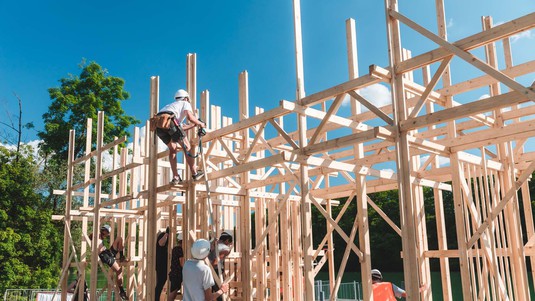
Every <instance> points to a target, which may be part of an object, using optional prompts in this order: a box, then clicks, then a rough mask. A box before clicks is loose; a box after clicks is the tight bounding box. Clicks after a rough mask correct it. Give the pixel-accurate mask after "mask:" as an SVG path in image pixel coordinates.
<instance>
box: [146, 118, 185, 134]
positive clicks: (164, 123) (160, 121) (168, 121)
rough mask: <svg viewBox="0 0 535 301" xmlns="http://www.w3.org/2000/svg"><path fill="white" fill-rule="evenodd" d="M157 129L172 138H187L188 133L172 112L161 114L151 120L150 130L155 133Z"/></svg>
mask: <svg viewBox="0 0 535 301" xmlns="http://www.w3.org/2000/svg"><path fill="white" fill-rule="evenodd" d="M156 129H162V130H164V131H166V132H167V133H168V134H169V135H170V136H174V135H178V139H180V140H182V139H184V137H186V132H185V131H184V129H183V128H182V126H180V123H179V122H178V120H177V119H176V118H175V115H174V114H173V113H171V112H160V113H158V114H156V115H154V117H152V118H151V119H150V130H151V131H155V130H156ZM177 132H178V134H177Z"/></svg>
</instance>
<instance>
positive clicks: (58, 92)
mask: <svg viewBox="0 0 535 301" xmlns="http://www.w3.org/2000/svg"><path fill="white" fill-rule="evenodd" d="M81 67H82V72H81V73H80V76H74V75H72V74H71V75H69V77H68V78H62V79H60V80H59V81H60V83H61V86H60V87H56V88H50V89H48V93H49V95H50V99H51V100H52V104H50V106H49V107H48V112H46V113H45V114H43V120H44V122H45V129H44V131H40V132H39V134H38V135H39V138H41V139H43V145H42V151H44V152H45V154H51V155H52V158H53V159H59V160H63V161H64V160H66V159H67V152H68V145H69V130H71V129H74V130H75V131H76V138H75V151H74V155H75V157H77V156H78V155H80V154H81V153H82V151H83V150H84V148H85V126H86V120H87V118H93V137H96V133H97V127H96V122H97V114H98V111H104V112H105V114H106V117H105V121H104V142H105V143H108V142H110V141H112V140H113V137H114V136H115V137H122V136H125V135H126V136H129V132H128V131H127V128H128V127H129V126H130V125H132V124H136V123H139V120H137V119H135V118H134V117H132V116H129V115H126V114H125V112H124V110H123V109H122V107H121V101H124V100H127V99H128V98H129V97H130V95H129V93H128V92H127V91H125V90H124V80H123V79H122V78H119V77H115V76H110V75H109V74H108V72H107V70H106V69H103V68H102V67H101V66H100V65H99V64H97V63H95V62H90V63H89V64H87V65H86V64H85V62H82V64H81ZM93 140H95V139H93Z"/></svg>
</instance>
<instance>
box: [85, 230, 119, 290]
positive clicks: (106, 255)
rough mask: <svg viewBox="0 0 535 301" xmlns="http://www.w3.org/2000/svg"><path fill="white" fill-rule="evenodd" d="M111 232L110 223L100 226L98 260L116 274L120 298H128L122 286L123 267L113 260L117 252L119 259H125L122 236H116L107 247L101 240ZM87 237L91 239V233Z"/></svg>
mask: <svg viewBox="0 0 535 301" xmlns="http://www.w3.org/2000/svg"><path fill="white" fill-rule="evenodd" d="M110 233H111V227H110V225H103V226H102V227H100V233H99V235H98V257H99V258H100V261H102V262H103V263H105V264H107V265H108V266H109V267H110V268H111V269H112V270H113V271H114V272H115V274H116V275H117V280H116V284H117V287H118V288H119V296H120V297H121V299H122V300H128V296H127V295H126V291H125V290H124V287H123V269H122V268H121V267H120V266H119V264H118V263H117V261H116V260H115V257H116V256H117V253H119V255H120V257H119V261H121V262H123V261H126V258H125V257H124V253H123V250H124V246H123V238H122V237H117V238H115V240H114V241H113V243H112V245H111V247H110V248H109V249H107V248H106V247H105V246H104V243H103V240H104V239H105V238H107V237H109V236H110ZM89 238H91V239H93V234H92V233H91V234H89Z"/></svg>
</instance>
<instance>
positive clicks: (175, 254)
mask: <svg viewBox="0 0 535 301" xmlns="http://www.w3.org/2000/svg"><path fill="white" fill-rule="evenodd" d="M182 257H184V251H183V250H182V247H181V246H176V247H174V248H173V251H172V253H171V271H169V278H182V266H181V265H180V258H182Z"/></svg>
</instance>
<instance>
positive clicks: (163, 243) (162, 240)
mask: <svg viewBox="0 0 535 301" xmlns="http://www.w3.org/2000/svg"><path fill="white" fill-rule="evenodd" d="M167 237H169V234H168V233H165V234H164V235H163V236H162V238H160V240H158V245H160V247H163V246H165V243H166V242H167Z"/></svg>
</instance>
